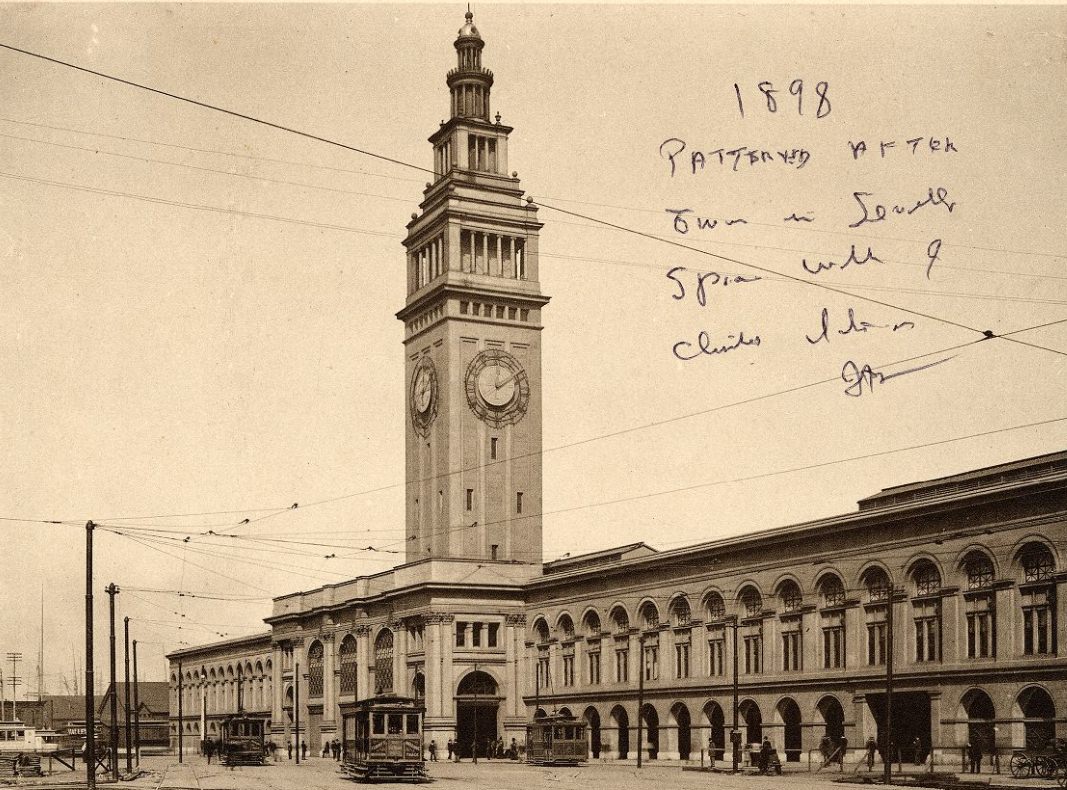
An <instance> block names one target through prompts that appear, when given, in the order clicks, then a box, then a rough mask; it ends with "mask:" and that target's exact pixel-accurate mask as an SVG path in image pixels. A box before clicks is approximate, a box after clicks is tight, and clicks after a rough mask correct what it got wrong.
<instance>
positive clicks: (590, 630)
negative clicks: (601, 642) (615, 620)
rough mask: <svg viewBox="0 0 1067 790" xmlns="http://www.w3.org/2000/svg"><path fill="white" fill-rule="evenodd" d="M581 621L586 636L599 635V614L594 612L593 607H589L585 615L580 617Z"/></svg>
mask: <svg viewBox="0 0 1067 790" xmlns="http://www.w3.org/2000/svg"><path fill="white" fill-rule="evenodd" d="M582 623H583V625H584V626H585V635H586V636H592V637H599V636H600V631H601V627H600V615H598V614H597V613H596V610H595V609H590V610H589V611H588V612H586V614H585V617H584V618H583V619H582Z"/></svg>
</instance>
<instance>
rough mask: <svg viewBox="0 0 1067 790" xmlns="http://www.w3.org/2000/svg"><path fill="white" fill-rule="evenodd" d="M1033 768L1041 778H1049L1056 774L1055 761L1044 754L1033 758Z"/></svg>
mask: <svg viewBox="0 0 1067 790" xmlns="http://www.w3.org/2000/svg"><path fill="white" fill-rule="evenodd" d="M1034 769H1035V770H1036V771H1037V775H1038V776H1040V777H1041V778H1042V779H1051V778H1052V777H1053V776H1054V775H1055V774H1056V761H1055V760H1053V759H1052V758H1051V757H1048V756H1046V755H1044V754H1042V755H1039V756H1038V757H1037V758H1035V760H1034Z"/></svg>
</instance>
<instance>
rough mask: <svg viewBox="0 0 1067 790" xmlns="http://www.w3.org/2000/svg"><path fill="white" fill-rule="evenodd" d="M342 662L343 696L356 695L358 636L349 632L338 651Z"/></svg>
mask: <svg viewBox="0 0 1067 790" xmlns="http://www.w3.org/2000/svg"><path fill="white" fill-rule="evenodd" d="M338 654H339V658H340V662H339V663H340V664H341V696H342V697H356V696H357V691H358V689H357V688H356V638H355V637H354V636H352V635H351V634H349V635H348V636H346V637H345V638H344V639H343V640H342V641H341V649H340V651H338Z"/></svg>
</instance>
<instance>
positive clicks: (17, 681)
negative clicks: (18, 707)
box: [7, 653, 22, 721]
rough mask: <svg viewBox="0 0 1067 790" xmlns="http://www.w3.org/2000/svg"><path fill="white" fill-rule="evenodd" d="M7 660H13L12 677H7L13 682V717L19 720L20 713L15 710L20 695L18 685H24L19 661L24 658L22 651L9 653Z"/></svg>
mask: <svg viewBox="0 0 1067 790" xmlns="http://www.w3.org/2000/svg"><path fill="white" fill-rule="evenodd" d="M7 660H8V661H10V662H11V677H9V678H8V679H7V682H8V683H10V684H11V718H12V720H15V721H17V720H18V713H17V712H16V711H15V698H16V697H17V696H18V693H19V692H18V687H19V686H21V685H22V678H21V677H19V662H20V661H21V660H22V653H8V654H7Z"/></svg>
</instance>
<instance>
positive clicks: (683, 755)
mask: <svg viewBox="0 0 1067 790" xmlns="http://www.w3.org/2000/svg"><path fill="white" fill-rule="evenodd" d="M692 725H693V722H692V718H691V717H690V715H689V708H687V707H686V706H685V705H683V704H682V703H681V702H679V703H677V704H676V705H674V707H672V708H671V721H670V726H671V729H672V730H673V732H674V741H675V742H674V743H673V744H672V746H674V747H675V748H673V749H671V751H672V752H677V753H678V759H679V760H688V759H689V756H690V753H691V752H692V751H693V730H692Z"/></svg>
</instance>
